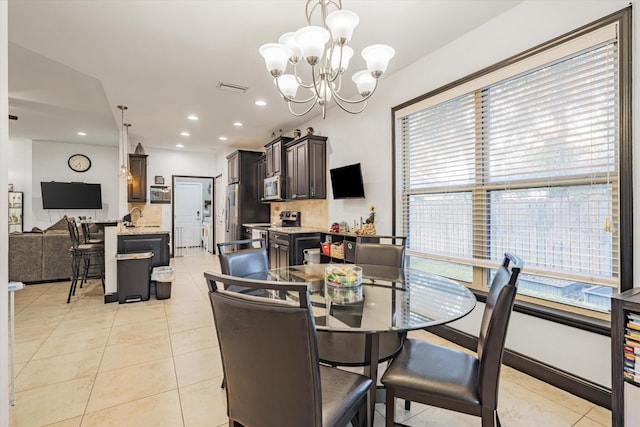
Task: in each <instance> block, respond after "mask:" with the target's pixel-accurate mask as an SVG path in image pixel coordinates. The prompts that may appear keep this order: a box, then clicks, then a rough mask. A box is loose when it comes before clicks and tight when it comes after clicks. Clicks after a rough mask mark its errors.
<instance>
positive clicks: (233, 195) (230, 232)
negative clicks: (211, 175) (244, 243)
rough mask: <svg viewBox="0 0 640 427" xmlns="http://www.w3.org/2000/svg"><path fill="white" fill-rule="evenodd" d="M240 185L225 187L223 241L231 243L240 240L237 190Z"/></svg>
mask: <svg viewBox="0 0 640 427" xmlns="http://www.w3.org/2000/svg"><path fill="white" fill-rule="evenodd" d="M239 187H240V184H230V185H227V195H226V200H225V209H224V211H225V215H226V217H225V221H224V223H225V225H226V228H225V231H224V241H225V242H232V241H234V240H239V239H240V225H239V224H238V188H239Z"/></svg>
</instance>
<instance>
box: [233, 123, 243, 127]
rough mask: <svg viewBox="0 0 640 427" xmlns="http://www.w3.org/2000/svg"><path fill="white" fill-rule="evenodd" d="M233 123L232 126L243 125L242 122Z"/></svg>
mask: <svg viewBox="0 0 640 427" xmlns="http://www.w3.org/2000/svg"><path fill="white" fill-rule="evenodd" d="M233 125H234V126H238V127H240V126H244V125H243V124H242V122H233Z"/></svg>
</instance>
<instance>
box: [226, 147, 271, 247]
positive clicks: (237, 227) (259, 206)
mask: <svg viewBox="0 0 640 427" xmlns="http://www.w3.org/2000/svg"><path fill="white" fill-rule="evenodd" d="M235 155H237V156H238V162H237V167H238V170H237V171H236V172H237V173H238V174H237V176H238V183H236V184H229V185H227V190H226V197H225V242H231V241H234V240H241V239H243V238H250V236H243V235H242V230H243V227H242V224H250V223H263V222H270V217H271V210H270V206H269V204H268V203H262V202H261V201H260V200H259V198H260V192H259V190H260V188H261V187H262V185H263V181H264V177H262V176H260V174H259V173H258V169H259V168H258V167H257V165H258V162H259V161H261V160H263V159H264V157H263V156H262V153H259V152H255V151H244V150H239V151H237V152H235V153H233V154H231V155H229V156H228V157H227V158H229V157H232V156H235ZM261 158H262V159H261Z"/></svg>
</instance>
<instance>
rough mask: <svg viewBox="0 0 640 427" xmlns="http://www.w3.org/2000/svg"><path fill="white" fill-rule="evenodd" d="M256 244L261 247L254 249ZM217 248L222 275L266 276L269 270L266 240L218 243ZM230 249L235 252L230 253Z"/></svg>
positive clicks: (238, 290) (237, 290)
mask: <svg viewBox="0 0 640 427" xmlns="http://www.w3.org/2000/svg"><path fill="white" fill-rule="evenodd" d="M254 244H257V245H259V247H258V248H256V247H254V246H253V245H254ZM217 246H218V259H219V260H220V271H221V272H222V274H228V275H229V276H236V277H246V276H248V275H251V274H255V273H261V272H264V273H265V275H266V272H267V271H268V270H269V257H268V255H267V248H266V247H265V241H264V239H246V240H237V241H233V242H225V243H218V244H217ZM228 248H233V249H234V250H233V251H231V252H229V251H228V250H227V249H228ZM210 290H211V289H210ZM230 290H232V291H234V292H245V290H242V289H236V288H234V289H230ZM258 293H259V292H258Z"/></svg>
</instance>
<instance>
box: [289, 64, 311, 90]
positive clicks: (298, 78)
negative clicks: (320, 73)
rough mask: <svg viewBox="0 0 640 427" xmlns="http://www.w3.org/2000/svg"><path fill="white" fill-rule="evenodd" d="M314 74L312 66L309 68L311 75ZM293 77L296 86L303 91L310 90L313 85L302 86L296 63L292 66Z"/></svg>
mask: <svg viewBox="0 0 640 427" xmlns="http://www.w3.org/2000/svg"><path fill="white" fill-rule="evenodd" d="M314 73H315V65H312V66H311V74H312V75H315V74H314ZM293 75H294V76H295V78H296V80H297V81H298V84H299V85H300V86H301V87H303V88H305V89H311V88H312V87H313V84H308V85H307V84H304V83H303V82H302V78H300V76H298V64H297V63H296V64H294V65H293Z"/></svg>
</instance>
